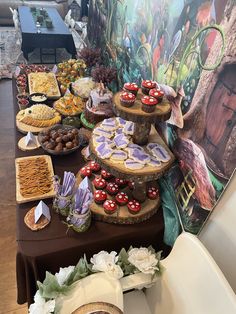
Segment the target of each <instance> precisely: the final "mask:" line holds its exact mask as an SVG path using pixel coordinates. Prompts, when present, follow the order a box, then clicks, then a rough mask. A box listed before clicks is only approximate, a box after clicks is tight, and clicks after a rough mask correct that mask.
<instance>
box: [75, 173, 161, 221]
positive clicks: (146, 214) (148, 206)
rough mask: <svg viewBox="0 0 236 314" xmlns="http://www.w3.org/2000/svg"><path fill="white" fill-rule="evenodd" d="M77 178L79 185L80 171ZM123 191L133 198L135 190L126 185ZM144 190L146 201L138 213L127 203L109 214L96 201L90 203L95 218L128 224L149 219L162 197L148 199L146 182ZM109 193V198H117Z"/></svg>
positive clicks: (153, 184)
mask: <svg viewBox="0 0 236 314" xmlns="http://www.w3.org/2000/svg"><path fill="white" fill-rule="evenodd" d="M76 179H77V185H79V183H80V182H81V181H82V178H81V176H80V174H79V173H78V174H77V175H76ZM93 179H94V177H93V178H92V180H93ZM148 185H149V186H157V183H156V182H150V183H148ZM122 191H123V192H125V193H127V195H128V196H129V198H130V200H131V199H133V193H134V191H135V190H133V191H132V190H130V189H129V188H128V187H125V188H124V189H122ZM137 191H138V190H137ZM143 191H144V192H145V201H144V202H143V203H142V204H141V206H142V209H141V211H140V212H139V213H137V214H136V215H133V214H131V213H130V212H129V211H128V208H127V205H125V206H118V210H117V211H116V212H115V213H114V214H112V215H108V214H106V213H105V211H104V209H103V205H102V204H101V205H98V204H96V203H95V202H92V204H91V205H90V210H91V211H92V214H93V218H94V219H95V220H98V221H104V222H107V223H113V224H127V225H130V224H135V223H140V222H142V221H145V220H147V219H149V218H150V217H151V216H153V215H154V214H155V213H156V212H157V210H158V209H159V207H160V197H159V196H158V198H157V199H155V200H150V199H148V198H147V197H146V183H145V187H144V190H143ZM107 195H108V199H113V200H114V199H115V195H114V196H111V195H109V194H107Z"/></svg>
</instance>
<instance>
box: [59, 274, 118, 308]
mask: <svg viewBox="0 0 236 314" xmlns="http://www.w3.org/2000/svg"><path fill="white" fill-rule="evenodd" d="M90 302H107V303H111V304H114V305H116V306H117V307H118V308H119V309H120V310H121V311H123V294H122V288H121V284H120V281H119V280H116V279H112V278H110V277H108V276H107V275H106V274H105V273H97V274H93V275H90V276H88V277H85V278H84V279H81V280H79V281H78V282H76V283H75V284H74V289H73V291H72V293H70V296H63V297H60V298H58V299H57V300H56V304H57V308H58V309H60V314H71V313H72V312H73V311H75V310H76V309H77V308H79V307H80V306H82V305H84V304H87V303H90Z"/></svg>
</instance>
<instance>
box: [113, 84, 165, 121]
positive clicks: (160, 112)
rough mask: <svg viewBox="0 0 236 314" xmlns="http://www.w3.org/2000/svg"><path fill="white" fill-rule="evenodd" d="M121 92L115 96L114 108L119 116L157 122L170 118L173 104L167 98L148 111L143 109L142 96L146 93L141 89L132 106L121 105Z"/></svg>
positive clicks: (132, 119)
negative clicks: (152, 110) (151, 110)
mask: <svg viewBox="0 0 236 314" xmlns="http://www.w3.org/2000/svg"><path fill="white" fill-rule="evenodd" d="M121 92H122V91H121ZM121 92H118V93H116V94H115V95H114V96H113V103H114V104H113V108H114V111H115V113H116V115H117V116H119V117H121V118H123V119H125V120H129V121H133V122H137V123H147V122H149V123H155V122H158V121H159V122H160V121H166V120H168V119H169V118H170V115H171V105H170V103H169V102H168V100H167V99H166V98H163V101H162V102H161V103H160V104H157V105H156V108H155V111H154V112H151V113H147V112H144V111H143V110H142V103H141V97H142V96H144V95H143V94H142V92H141V89H139V92H138V94H137V98H136V100H135V103H134V105H133V106H132V107H124V106H122V105H121V103H120V93H121Z"/></svg>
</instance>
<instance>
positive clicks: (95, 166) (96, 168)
mask: <svg viewBox="0 0 236 314" xmlns="http://www.w3.org/2000/svg"><path fill="white" fill-rule="evenodd" d="M88 166H89V167H90V169H91V170H92V172H98V171H99V170H100V169H101V166H100V165H99V163H97V162H96V161H94V160H93V161H90V162H89V164H88Z"/></svg>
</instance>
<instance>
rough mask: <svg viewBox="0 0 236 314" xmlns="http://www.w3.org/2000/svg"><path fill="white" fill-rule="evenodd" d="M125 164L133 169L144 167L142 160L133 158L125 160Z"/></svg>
mask: <svg viewBox="0 0 236 314" xmlns="http://www.w3.org/2000/svg"><path fill="white" fill-rule="evenodd" d="M124 165H125V167H126V168H127V169H131V170H138V169H142V168H143V167H144V164H141V163H140V162H137V161H135V160H133V159H126V160H125V161H124Z"/></svg>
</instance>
